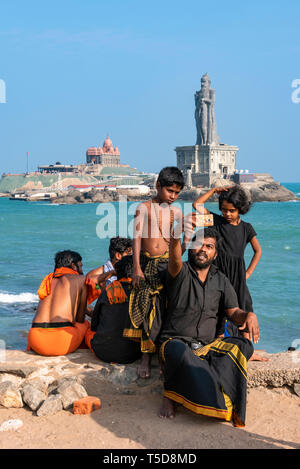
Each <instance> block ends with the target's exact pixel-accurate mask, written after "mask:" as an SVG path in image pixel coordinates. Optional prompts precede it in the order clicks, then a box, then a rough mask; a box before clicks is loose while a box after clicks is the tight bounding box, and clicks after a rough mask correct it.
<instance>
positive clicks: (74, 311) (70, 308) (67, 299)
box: [33, 275, 85, 323]
mask: <svg viewBox="0 0 300 469" xmlns="http://www.w3.org/2000/svg"><path fill="white" fill-rule="evenodd" d="M84 283H85V277H84V276H83V275H63V276H62V277H59V278H53V280H52V282H51V294H50V295H48V296H47V297H46V298H44V299H43V300H40V302H39V305H38V310H37V313H36V315H35V317H34V319H33V322H38V323H41V322H43V323H44V322H46V323H50V322H66V321H69V322H74V321H76V320H77V319H78V318H77V316H78V314H80V312H81V309H83V303H84V302H83V301H82V300H83V298H82V297H83V296H84V294H85V288H84ZM84 306H85V305H84ZM79 322H81V321H79Z"/></svg>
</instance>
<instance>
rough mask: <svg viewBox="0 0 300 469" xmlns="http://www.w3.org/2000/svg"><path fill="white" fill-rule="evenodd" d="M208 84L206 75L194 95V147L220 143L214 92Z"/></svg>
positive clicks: (208, 80)
mask: <svg viewBox="0 0 300 469" xmlns="http://www.w3.org/2000/svg"><path fill="white" fill-rule="evenodd" d="M210 84H211V81H210V78H209V76H208V74H207V73H206V74H205V75H203V77H202V78H201V89H200V91H196V93H195V106H196V109H195V119H196V128H197V141H196V145H211V144H219V142H220V139H219V136H218V134H217V125H216V118H215V109H214V107H215V97H216V92H215V90H213V89H212V88H211V87H210Z"/></svg>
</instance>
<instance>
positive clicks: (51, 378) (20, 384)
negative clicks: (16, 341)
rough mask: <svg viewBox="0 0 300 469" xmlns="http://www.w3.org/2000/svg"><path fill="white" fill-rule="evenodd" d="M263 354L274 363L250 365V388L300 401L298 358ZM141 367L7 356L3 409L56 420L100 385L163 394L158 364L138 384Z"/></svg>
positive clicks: (1, 377) (87, 357)
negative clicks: (284, 391)
mask: <svg viewBox="0 0 300 469" xmlns="http://www.w3.org/2000/svg"><path fill="white" fill-rule="evenodd" d="M260 353H261V355H263V356H265V357H267V358H269V361H267V362H254V361H250V362H249V363H248V388H256V387H266V388H270V387H271V388H281V387H285V388H288V389H289V391H290V392H291V393H293V394H295V395H298V396H299V397H300V360H299V359H297V356H298V353H297V352H285V353H277V354H267V353H266V352H264V351H262V352H260ZM295 354H296V355H295ZM138 363H139V361H138V362H135V363H133V364H130V365H118V364H108V363H104V362H102V361H101V360H99V359H98V358H97V357H95V355H93V354H92V353H91V352H90V350H87V349H79V350H77V351H76V352H74V353H71V354H69V355H66V356H61V357H42V356H39V355H36V354H35V353H34V352H23V351H18V350H7V351H6V360H5V363H2V364H1V363H0V409H1V406H2V407H6V408H20V407H23V406H27V408H30V409H31V411H33V412H34V415H37V416H45V415H53V414H55V413H57V412H59V411H61V410H62V409H65V410H68V409H70V407H71V406H72V405H73V403H74V402H75V401H76V400H78V399H81V398H83V397H86V396H88V395H92V396H94V395H95V394H96V395H97V383H99V382H106V383H107V384H109V385H110V386H112V387H113V388H116V389H117V390H119V391H120V392H121V393H124V394H131V395H134V394H136V393H138V391H139V389H141V388H143V389H144V391H146V390H148V392H150V393H151V392H153V390H154V392H160V393H162V390H163V387H162V381H161V379H160V375H159V366H158V361H157V359H154V361H153V365H152V377H151V379H150V380H142V379H140V378H138V376H137V366H138ZM99 397H101V396H99Z"/></svg>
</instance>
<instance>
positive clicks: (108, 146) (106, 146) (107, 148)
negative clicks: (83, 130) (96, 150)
mask: <svg viewBox="0 0 300 469" xmlns="http://www.w3.org/2000/svg"><path fill="white" fill-rule="evenodd" d="M103 150H104V151H105V152H106V153H108V152H110V151H112V152H113V151H114V147H113V144H112V141H111V140H110V138H109V137H108V136H107V137H106V139H105V141H104V143H103Z"/></svg>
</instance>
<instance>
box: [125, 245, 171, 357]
mask: <svg viewBox="0 0 300 469" xmlns="http://www.w3.org/2000/svg"><path fill="white" fill-rule="evenodd" d="M168 259H169V253H168V252H165V253H164V254H163V255H161V256H151V255H150V254H149V253H147V252H144V253H142V255H141V269H142V271H143V274H144V277H145V280H141V281H140V286H139V288H133V289H132V291H131V294H130V298H129V319H130V321H129V322H128V325H127V327H126V328H125V329H124V332H123V335H124V337H129V338H132V339H137V340H139V341H141V351H142V352H144V353H145V352H149V353H154V352H155V350H156V346H155V342H156V340H157V338H158V334H159V332H160V329H161V326H162V321H163V316H164V313H165V309H166V308H165V306H166V297H165V292H164V281H163V279H164V273H165V272H166V270H167V267H168Z"/></svg>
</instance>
